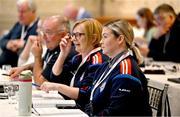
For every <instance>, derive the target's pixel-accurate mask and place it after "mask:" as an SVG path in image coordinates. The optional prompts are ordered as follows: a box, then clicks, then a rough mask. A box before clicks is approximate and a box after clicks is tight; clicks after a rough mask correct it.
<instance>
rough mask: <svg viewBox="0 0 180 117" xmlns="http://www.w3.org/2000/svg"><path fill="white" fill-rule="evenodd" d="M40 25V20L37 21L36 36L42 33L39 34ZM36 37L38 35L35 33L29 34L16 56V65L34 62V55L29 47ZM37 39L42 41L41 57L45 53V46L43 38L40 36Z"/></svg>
mask: <svg viewBox="0 0 180 117" xmlns="http://www.w3.org/2000/svg"><path fill="white" fill-rule="evenodd" d="M41 25H42V21H39V22H38V28H37V32H38V36H42V34H40V33H41ZM37 38H38V37H37V36H35V35H31V36H29V38H28V40H27V43H26V45H25V47H24V49H23V50H22V52H21V54H20V56H19V58H18V66H22V65H26V64H30V63H32V62H34V56H33V54H32V52H31V47H32V45H33V43H34V41H36V39H37ZM39 39H40V41H42V48H43V54H42V57H43V56H44V55H45V52H46V50H47V48H46V46H45V44H44V41H43V38H42V37H40V38H39Z"/></svg>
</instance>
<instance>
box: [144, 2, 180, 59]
mask: <svg viewBox="0 0 180 117" xmlns="http://www.w3.org/2000/svg"><path fill="white" fill-rule="evenodd" d="M154 17H155V20H156V24H157V31H156V32H155V33H154V35H153V39H152V40H151V42H150V45H149V52H148V51H147V55H148V57H152V58H153V59H154V60H158V61H173V62H180V54H178V53H177V52H179V51H180V46H179V45H180V20H179V19H178V17H177V15H176V13H175V11H174V9H173V7H172V6H170V5H168V4H161V5H159V6H158V7H157V8H156V9H155V11H154Z"/></svg>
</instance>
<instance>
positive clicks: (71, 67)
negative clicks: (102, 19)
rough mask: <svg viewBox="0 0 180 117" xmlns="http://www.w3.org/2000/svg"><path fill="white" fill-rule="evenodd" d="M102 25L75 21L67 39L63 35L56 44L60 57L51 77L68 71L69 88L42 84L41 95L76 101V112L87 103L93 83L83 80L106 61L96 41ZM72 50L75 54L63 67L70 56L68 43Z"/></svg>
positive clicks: (95, 21) (98, 40)
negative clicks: (55, 92) (49, 93)
mask: <svg viewBox="0 0 180 117" xmlns="http://www.w3.org/2000/svg"><path fill="white" fill-rule="evenodd" d="M101 33H102V25H101V24H100V23H99V22H98V21H97V20H95V19H83V20H80V21H77V22H76V23H75V25H74V27H73V30H72V34H71V37H70V36H69V35H67V36H66V37H65V38H63V39H62V40H61V42H60V49H61V53H60V54H59V57H58V59H57V60H56V62H55V64H54V66H53V73H54V77H56V78H60V77H58V76H59V75H60V74H61V72H62V70H64V69H66V71H71V73H72V75H73V77H72V79H71V81H70V86H67V85H64V84H57V83H50V82H45V83H43V84H42V85H41V89H42V90H45V91H50V90H58V91H59V92H60V93H61V94H64V95H65V96H67V97H69V98H71V99H74V100H76V103H77V105H78V107H79V108H80V109H82V110H83V109H84V105H85V104H87V103H88V100H89V96H90V95H89V93H87V92H89V90H90V88H91V86H92V81H93V79H92V78H91V79H86V76H87V75H89V74H91V73H93V72H94V71H95V70H96V66H97V65H96V64H101V63H103V62H104V61H105V60H106V59H107V57H106V56H105V55H103V54H102V50H101V48H100V40H101ZM71 41H73V43H74V45H75V50H76V51H77V52H78V53H79V54H78V55H76V56H74V57H73V59H72V60H71V61H70V62H69V64H67V65H66V66H65V67H63V64H64V61H65V58H66V57H67V55H68V53H69V52H70V48H71V45H72V42H71Z"/></svg>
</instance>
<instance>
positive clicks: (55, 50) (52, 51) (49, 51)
mask: <svg viewBox="0 0 180 117" xmlns="http://www.w3.org/2000/svg"><path fill="white" fill-rule="evenodd" d="M47 51H48V53H49V54H56V53H58V52H60V48H59V46H57V47H56V48H54V49H53V50H49V49H48V50H47Z"/></svg>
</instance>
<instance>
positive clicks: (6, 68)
mask: <svg viewBox="0 0 180 117" xmlns="http://www.w3.org/2000/svg"><path fill="white" fill-rule="evenodd" d="M11 68H12V67H11V65H2V70H3V72H4V73H5V74H9V72H10V70H11Z"/></svg>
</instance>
